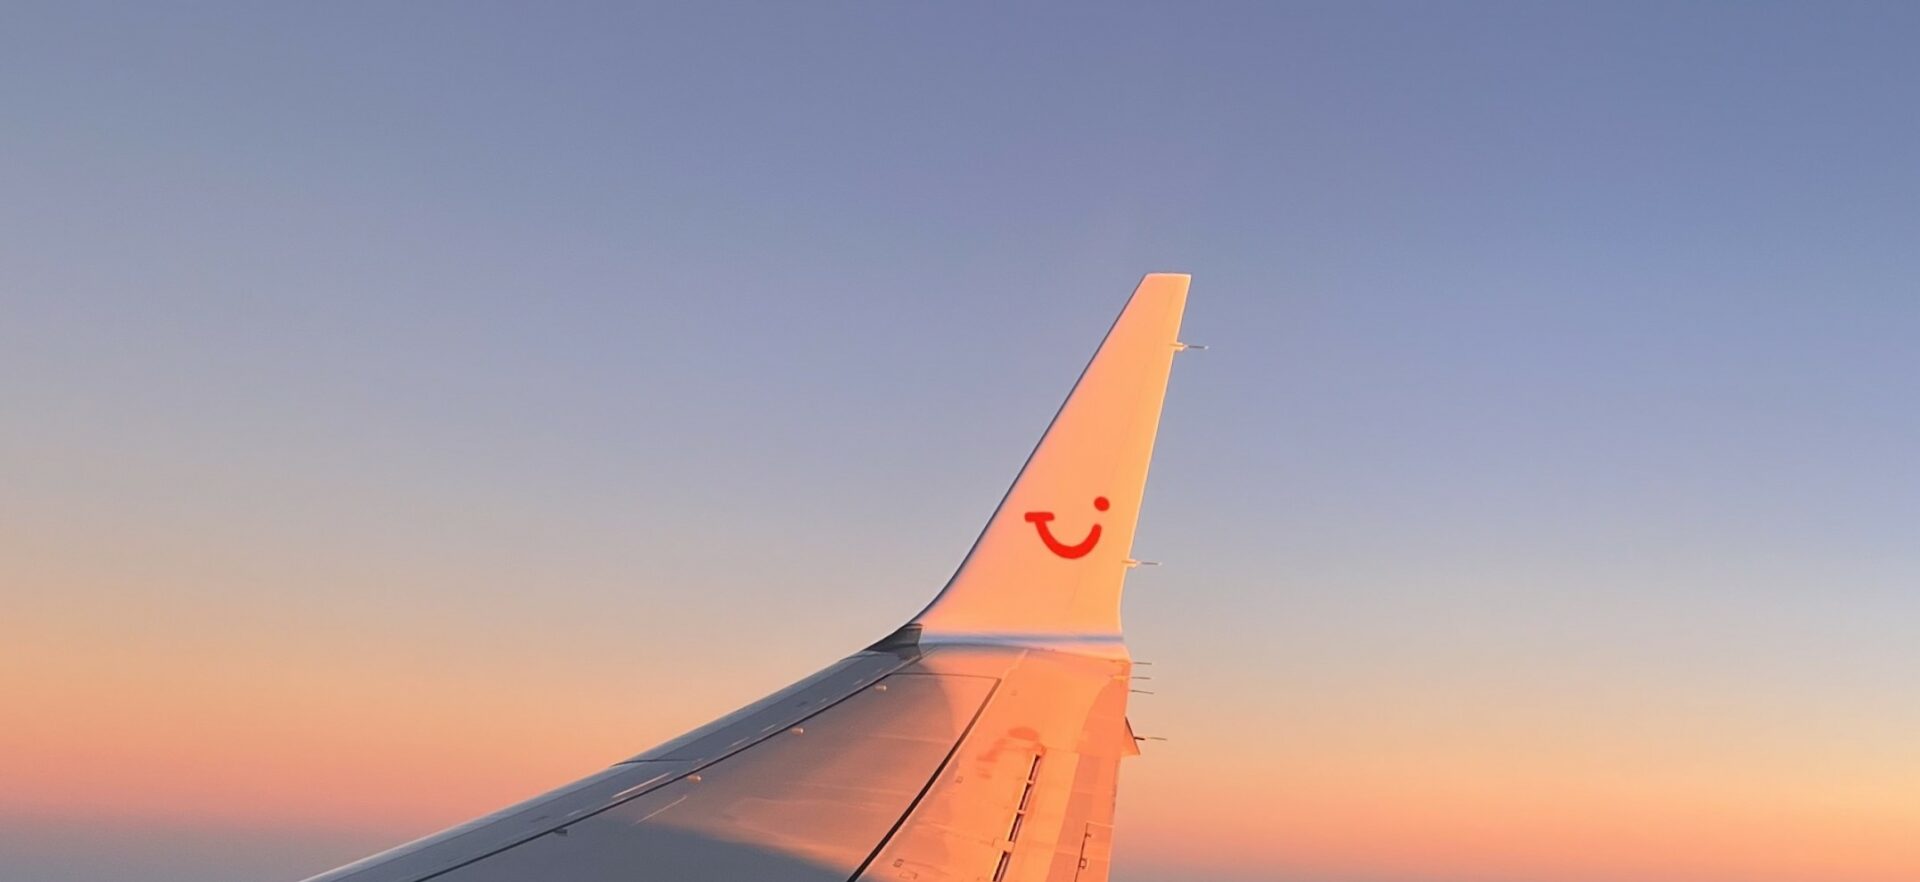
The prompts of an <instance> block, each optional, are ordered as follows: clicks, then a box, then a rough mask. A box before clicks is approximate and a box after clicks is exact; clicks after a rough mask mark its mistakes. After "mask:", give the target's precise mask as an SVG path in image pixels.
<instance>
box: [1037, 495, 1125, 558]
mask: <svg viewBox="0 0 1920 882" xmlns="http://www.w3.org/2000/svg"><path fill="white" fill-rule="evenodd" d="M1093 507H1094V508H1095V509H1098V510H1100V511H1106V510H1107V498H1106V497H1105V496H1095V497H1094V498H1093ZM1051 520H1053V512H1050V511H1030V512H1027V523H1029V524H1032V525H1033V528H1034V529H1035V530H1037V531H1039V533H1040V541H1041V542H1042V543H1045V544H1046V546H1047V550H1048V551H1051V552H1053V553H1054V554H1057V555H1060V556H1061V557H1064V558H1066V559H1068V560H1072V559H1074V558H1076V557H1086V556H1087V552H1089V551H1092V550H1093V546H1095V545H1098V544H1100V525H1099V524H1094V525H1093V528H1092V529H1090V530H1088V531H1087V538H1085V539H1082V540H1080V541H1079V542H1077V543H1075V544H1073V545H1067V544H1064V543H1062V542H1061V541H1060V540H1058V539H1055V538H1053V530H1052V528H1050V527H1048V526H1047V522H1048V521H1051Z"/></svg>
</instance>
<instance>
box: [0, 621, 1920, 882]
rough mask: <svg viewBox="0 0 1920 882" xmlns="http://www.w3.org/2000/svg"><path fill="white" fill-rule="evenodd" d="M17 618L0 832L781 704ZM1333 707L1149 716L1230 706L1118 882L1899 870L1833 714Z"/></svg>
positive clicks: (346, 815) (582, 740)
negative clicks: (1159, 875)
mask: <svg viewBox="0 0 1920 882" xmlns="http://www.w3.org/2000/svg"><path fill="white" fill-rule="evenodd" d="M38 624H39V626H40V627H39V628H38V629H37V630H34V631H32V632H29V633H20V632H19V631H18V627H17V625H16V627H15V629H13V630H12V631H11V632H10V633H7V634H5V635H4V639H0V693H4V694H6V695H8V696H9V704H10V705H12V707H13V708H14V709H15V711H16V713H13V714H10V715H9V716H11V717H12V718H13V719H12V722H10V724H9V725H7V726H5V727H0V779H4V780H6V781H7V782H8V786H7V787H6V788H5V789H4V790H0V815H6V816H14V817H35V816H40V817H48V816H51V817H68V818H75V819H79V818H89V817H95V818H121V819H123V820H128V821H135V822H138V821H140V820H142V819H146V820H151V821H156V822H160V821H164V822H166V823H170V824H185V825H189V826H197V827H202V828H205V829H208V830H220V829H232V830H250V829H256V830H257V829H283V830H300V829H306V830H340V831H357V832H360V833H364V834H367V835H369V836H383V837H388V838H391V839H393V840H394V841H396V842H397V841H399V840H402V839H405V838H410V837H412V836H414V835H418V834H422V833H425V832H430V831H431V830H434V829H438V828H439V827H442V826H446V825H449V824H452V823H455V822H458V821H460V820H464V819H465V818H467V817H471V816H474V815H477V814H480V813H484V812H486V811H491V810H492V809H494V808H498V807H500V806H502V805H505V804H507V803H509V802H513V801H517V800H518V799H521V798H524V797H526V796H529V795H532V794H533V793H537V792H539V791H541V790H544V789H546V788H548V787H551V786H557V785H558V784H561V783H564V782H565V781H568V780H571V779H572V778H575V777H579V776H581V775H584V774H586V773H588V772H591V771H593V770H595V769H597V768H599V767H601V766H603V765H605V764H606V763H608V762H611V761H614V760H617V759H619V758H620V757H622V756H625V755H630V754H632V753H635V752H638V751H639V750H641V749H643V748H645V747H647V746H649V745H650V744H652V743H654V742H656V741H659V740H663V739H665V738H667V737H670V736H672V735H674V734H677V733H678V731H680V730H681V729H683V728H686V727H690V726H692V725H697V724H698V723H700V722H703V721H704V720H705V719H707V718H709V717H711V716H714V715H717V714H718V713H720V712H723V711H725V710H728V709H730V707H729V705H731V704H738V703H744V702H745V701H748V700H751V699H752V698H755V697H757V696H758V694H759V691H764V688H763V687H771V686H774V685H779V684H778V683H767V682H764V680H765V678H766V677H767V676H768V669H757V668H756V669H753V670H751V671H725V670H716V671H713V672H711V675H710V676H709V677H707V678H698V677H687V676H675V673H676V672H675V671H673V670H672V668H671V667H660V668H656V669H655V670H654V674H655V675H654V676H647V677H640V676H637V675H634V674H632V673H630V672H617V671H615V670H614V669H612V668H610V667H609V666H605V665H595V664H582V663H581V659H580V657H579V656H567V655H564V654H560V653H551V652H543V651H533V652H524V654H521V655H516V656H513V657H502V656H497V655H488V654H486V653H484V652H482V651H481V647H479V646H477V645H476V646H466V647H459V646H449V645H441V646H438V647H420V646H410V645H407V644H406V643H405V642H404V641H401V640H396V639H394V638H393V637H392V636H391V635H390V634H382V633H381V632H379V631H378V630H370V631H368V632H366V633H364V634H363V635H362V637H363V642H360V643H359V644H357V645H356V646H355V647H354V652H353V653H352V654H351V657H352V659H353V661H352V662H351V663H350V664H345V665H343V664H342V663H341V662H342V659H344V658H348V657H349V655H347V654H342V653H340V652H338V651H335V650H329V649H327V648H326V647H329V646H333V647H336V648H337V647H338V646H340V645H344V644H346V643H347V642H350V641H352V640H353V636H352V635H351V634H350V633H348V632H344V631H335V632H332V633H324V632H323V633H320V634H315V635H311V639H309V640H302V641H300V643H299V645H285V646H281V647H278V648H276V649H269V648H266V647H264V646H263V645H261V644H258V643H255V644H253V645H251V646H248V645H241V644H244V643H247V642H249V641H225V642H221V641H214V642H210V643H209V642H180V641H178V640H177V639H176V638H170V637H166V636H163V635H161V634H159V633H157V632H145V633H144V634H143V633H142V632H141V631H140V629H139V628H138V627H136V626H135V625H136V623H135V622H132V621H128V622H123V623H121V624H120V625H119V626H117V627H114V628H110V629H103V628H101V627H99V623H98V622H96V623H95V626H94V627H92V628H86V627H80V626H78V625H76V624H75V623H73V622H71V621H69V622H68V623H67V627H65V628H62V627H59V626H58V625H56V623H54V622H52V621H50V620H46V619H43V620H41V621H40V622H39V623H38ZM531 648H532V647H522V650H526V649H531ZM813 661H815V662H824V661H825V659H814V660H813ZM690 667H696V668H697V667H698V666H697V665H694V666H690ZM805 667H806V664H805V663H798V664H797V665H796V666H794V667H793V671H794V674H795V675H796V676H797V675H798V674H800V673H804V670H803V668H805ZM50 672H57V675H51V676H50ZM756 679H758V680H761V681H762V682H758V683H756V682H755V680H756ZM1353 688H1354V691H1352V692H1350V693H1348V694H1338V692H1337V691H1336V692H1329V691H1327V690H1313V689H1306V690H1296V691H1293V692H1291V693H1290V694H1288V695H1287V696H1286V697H1285V698H1284V699H1282V701H1281V703H1282V704H1291V705H1293V706H1294V708H1295V710H1293V711H1289V712H1287V713H1285V714H1282V713H1279V712H1277V711H1275V710H1273V709H1270V708H1263V707H1260V706H1259V705H1258V702H1255V701H1250V700H1248V698H1247V697H1246V696H1242V695H1235V694H1232V693H1230V692H1215V691H1210V690H1208V689H1207V688H1206V687H1205V685H1204V684H1186V685H1184V686H1182V687H1181V688H1180V689H1179V690H1178V691H1177V692H1175V693H1174V694H1172V695H1170V696H1168V701H1169V702H1170V703H1171V704H1172V705H1173V707H1162V708H1159V709H1158V710H1157V711H1155V712H1154V716H1158V717H1160V718H1161V719H1178V718H1181V717H1183V716H1188V715H1191V716H1193V717H1196V718H1200V719H1205V718H1208V716H1209V711H1208V709H1207V708H1208V706H1209V705H1219V704H1222V703H1224V704H1238V705H1240V711H1239V715H1238V716H1237V717H1235V719H1237V720H1238V721H1239V724H1238V725H1235V726H1234V727H1232V728H1230V729H1226V730H1220V731H1207V730H1201V731H1187V732H1184V733H1183V734H1181V735H1180V736H1179V737H1176V738H1175V739H1174V740H1172V741H1170V742H1168V743H1153V744H1150V745H1148V752H1147V755H1146V756H1144V757H1143V758H1140V759H1138V760H1136V761H1134V762H1132V763H1131V764H1130V765H1129V766H1128V767H1127V768H1126V769H1125V770H1124V778H1123V784H1122V799H1121V806H1122V809H1121V825H1122V826H1121V841H1122V842H1123V847H1124V849H1125V854H1126V855H1128V856H1130V860H1132V861H1134V862H1137V863H1138V864H1139V866H1140V868H1142V869H1141V872H1146V871H1147V869H1146V868H1152V867H1155V866H1166V867H1184V868H1188V869H1187V870H1186V871H1187V872H1191V871H1192V869H1193V868H1196V867H1199V868H1204V869H1206V870H1207V871H1209V872H1214V873H1217V874H1219V875H1220V876H1221V877H1222V878H1266V877H1268V876H1265V875H1263V874H1273V873H1276V872H1281V871H1284V872H1288V873H1292V874H1294V877H1298V878H1323V877H1332V878H1350V879H1383V880H1385V879H1434V880H1446V879H1482V880H1502V882H1505V880H1511V882H1523V880H1530V879H1542V878H1552V879H1570V880H1580V879H1596V880H1597V879H1628V878H1632V879H1658V880H1663V882H1733V880H1745V882H1896V880H1909V879H1912V878H1914V875H1915V873H1916V871H1917V870H1920V838H1916V837H1914V836H1913V835H1912V831H1913V830H1914V829H1916V827H1917V825H1920V763H1916V758H1915V756H1914V755H1913V753H1912V751H1911V750H1909V749H1906V747H1905V746H1903V745H1898V744H1878V745H1876V744H1873V743H1871V741H1870V739H1867V738H1864V737H1862V735H1861V733H1860V732H1859V731H1858V730H1850V729H1848V728H1847V727H1846V726H1845V725H1837V724H1829V725H1825V726H1820V725H1810V726H1808V727H1805V728H1804V729H1802V730H1801V731H1792V732H1784V731H1781V730H1779V729H1778V728H1777V727H1774V728H1766V727H1762V726H1760V725H1758V724H1760V723H1762V722H1763V721H1762V720H1761V719H1760V718H1759V717H1758V716H1756V715H1755V713H1753V710H1754V709H1752V708H1746V709H1742V708H1740V707H1739V706H1738V704H1739V703H1738V702H1737V701H1732V700H1730V701H1729V702H1728V703H1727V704H1726V705H1725V706H1723V707H1720V708H1713V709H1703V708H1699V707H1688V706H1687V703H1686V702H1684V701H1680V700H1677V699H1676V698H1675V697H1674V696H1669V697H1668V698H1669V699H1673V700H1667V701H1664V702H1663V701H1662V700H1661V699H1659V698H1658V697H1653V698H1649V697H1648V696H1644V695H1640V696H1635V697H1634V698H1633V700H1632V702H1623V701H1622V700H1621V699H1620V698H1619V697H1618V696H1616V697H1614V698H1612V699H1609V697H1608V696H1606V695H1604V694H1586V695H1582V694H1579V693H1578V692H1577V691H1576V692H1573V693H1568V694H1562V695H1558V696H1553V697H1547V698H1543V697H1542V696H1541V695H1538V694H1536V695H1533V696H1531V697H1530V698H1528V699H1525V700H1519V699H1517V698H1516V696H1515V694H1514V693H1513V692H1511V691H1506V690H1502V689H1500V688H1498V687H1497V686H1496V688H1492V689H1488V690H1484V691H1480V692H1478V693H1454V694H1447V695H1431V694H1427V695H1422V694H1419V692H1417V691H1415V690H1413V689H1410V688H1405V687H1394V686H1392V685H1381V684H1376V685H1375V686H1371V687H1370V686H1367V685H1366V684H1353ZM756 690H759V691H756ZM635 695H644V696H645V699H644V700H633V699H632V698H630V696H635ZM1629 704H1631V705H1637V707H1635V706H1629ZM1213 716H1215V717H1218V716H1219V715H1218V713H1217V712H1216V713H1214V714H1213ZM349 857H351V856H346V855H343V856H342V859H343V860H345V859H347V858H349ZM1169 872H1171V871H1169ZM1290 878H1291V877H1290Z"/></svg>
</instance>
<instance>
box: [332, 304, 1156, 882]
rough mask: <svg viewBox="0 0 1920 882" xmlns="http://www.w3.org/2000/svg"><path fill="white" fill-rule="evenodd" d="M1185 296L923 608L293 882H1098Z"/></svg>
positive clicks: (1066, 419)
mask: <svg viewBox="0 0 1920 882" xmlns="http://www.w3.org/2000/svg"><path fill="white" fill-rule="evenodd" d="M1187 282H1188V278H1187V277H1186V276H1184V275H1174V274H1155V275H1149V276H1147V277H1146V278H1145V279H1144V280H1142V281H1141V283H1140V286H1139V288H1137V289H1136V290H1135V291H1134V294H1133V297H1132V299H1131V300H1129V301H1128V303H1127V306H1126V308H1125V309H1124V310H1122V312H1121V314H1120V317H1119V318H1118V319H1117V320H1116V321H1115V322H1114V325H1113V328H1112V329H1111V330H1110V331H1108V333H1107V337H1106V340H1105V341H1104V342H1103V343H1102V344H1101V346H1100V349H1099V351H1097V352H1096V353H1095V354H1094V357H1093V360H1092V362H1091V363H1089V364H1088V365H1087V369H1086V371H1085V372H1084V373H1083V374H1082V375H1081V377H1080V381H1079V382H1078V383H1077V384H1076V385H1075V386H1074V389H1073V392H1072V393H1071V394H1070V395H1069V396H1068V397H1067V401H1066V403H1065V404H1064V405H1062V406H1061V408H1060V412H1059V413H1058V414H1057V415H1056V416H1055V417H1054V420H1053V423H1052V425H1051V426H1049V427H1048V429H1047V432H1046V434H1045V436H1043V437H1042V438H1041V440H1040V444H1039V446H1037V447H1036V448H1035V449H1034V451H1033V454H1032V456H1031V457H1029V458H1028V460H1027V463H1026V466H1025V467H1024V468H1022V469H1021V472H1020V475H1019V477H1017V478H1016V479H1015V480H1014V483H1013V486H1012V488H1011V489H1009V490H1008V491H1007V495H1006V497H1005V498H1003V499H1002V500H1001V503H1000V506H999V508H998V509H997V510H996V511H995V512H994V515H993V517H992V518H991V519H990V520H989V521H988V523H987V526H986V529H985V530H983V531H982V532H981V534H980V537H979V539H977V540H976V541H975V542H974V546H973V548H972V550H971V551H969V552H968V554H967V557H966V559H965V560H964V561H963V562H962V563H961V565H960V568H959V570H958V571H957V572H956V573H955V574H954V576H953V578H952V579H951V580H949V582H948V583H947V585H946V587H945V588H944V589H943V590H942V591H941V592H940V594H939V595H938V596H937V597H936V598H935V599H934V601H933V603H932V604H930V605H929V606H928V607H927V608H926V609H925V610H924V611H922V612H921V613H920V614H919V615H918V616H916V617H914V619H913V620H912V621H911V622H910V623H908V624H907V625H906V626H905V627H902V628H901V629H900V630H898V631H896V632H895V633H894V634H892V635H891V636H889V637H887V638H886V639H883V640H881V641H880V642H878V643H876V644H874V645H873V646H870V647H868V648H867V649H865V650H862V651H860V652H857V653H854V654H853V655H852V656H850V657H848V658H846V659H844V660H842V661H841V662H839V663H838V664H835V665H833V666H831V667H829V668H827V669H826V670H823V671H821V672H819V673H817V674H814V675H813V676H811V677H808V678H807V679H805V680H802V681H800V682H799V683H796V684H794V685H793V686H790V687H788V688H787V689H784V690H782V691H780V692H778V693H775V694H774V695H771V696H769V697H767V698H765V699H762V700H761V701H759V702H756V703H754V704H752V705H749V706H748V707H746V708H743V709H741V710H740V711H738V712H735V713H733V714H731V715H729V716H727V717H724V718H722V719H720V720H717V721H715V722H713V723H711V724H709V725H707V726H705V727H703V728H700V729H698V730H695V731H693V732H690V733H688V734H687V735H684V736H682V737H680V738H677V739H675V740H673V741H670V742H668V743H666V744H663V745H660V746H658V747H655V748H654V749H652V750H649V751H647V752H646V753H643V754H640V755H639V756H636V757H634V758H632V759H630V760H627V761H625V762H621V763H618V764H616V765H614V766H613V767H612V768H609V769H607V770H605V771H603V772H601V773H599V774H597V775H593V776H591V777H588V778H586V779H584V780H581V781H577V782H575V783H573V784H569V785H567V786H565V787H562V788H560V789H558V790H555V791H552V792H550V793H547V794H545V795H542V796H539V797H536V798H534V799H532V800H529V801H527V802H524V803H521V804H519V805H516V806H513V807H510V808H507V809H503V810H501V811H499V812H496V813H494V814H491V815H488V816H486V817H484V818H480V819H478V820H475V821H472V822H469V823H467V824H463V825H461V826H459V827H455V828H453V829H450V830H446V831H444V832H441V833H438V834H435V835H433V836H429V837H427V838H425V839H421V840H419V841H417V842H413V843H409V844H407V845H402V846H400V847H398V848H395V849H393V850H391V851H387V852H383V853H381V854H378V855H374V856H373V857H370V858H367V859H365V860H362V861H359V862H357V863H353V864H349V865H347V866H345V867H341V868H339V869H337V870H333V871H331V872H328V873H323V874H321V875H319V876H315V877H313V878H312V879H310V880H308V882H425V880H435V882H533V880H552V882H615V880H618V882H631V880H660V882H757V880H768V882H854V880H875V882H877V880H920V882H947V880H953V882H961V880H965V882H988V880H991V882H1103V880H1105V879H1106V878H1107V870H1108V863H1109V860H1110V857H1109V856H1110V852H1111V848H1112V842H1113V809H1114V795H1115V788H1116V784H1117V780H1118V774H1119V765H1120V761H1121V760H1122V759H1123V758H1125V757H1127V756H1130V755H1133V754H1135V753H1137V752H1138V750H1137V748H1136V746H1135V745H1136V742H1135V739H1134V737H1133V733H1132V730H1131V729H1130V728H1129V727H1128V725H1127V718H1126V711H1127V695H1128V689H1129V684H1130V682H1131V677H1132V661H1131V660H1130V659H1129V657H1128V655H1127V650H1126V646H1125V644H1124V643H1123V642H1122V640H1121V631H1120V592H1121V587H1122V582H1123V581H1124V579H1125V576H1126V572H1127V569H1128V568H1129V567H1131V566H1133V565H1134V561H1132V560H1131V559H1130V558H1129V551H1130V548H1131V545H1132V542H1133V531H1134V525H1135V522H1136V520H1137V517H1138V513H1139V508H1140V499H1141V495H1142V492H1143V490H1144V488H1145V485H1146V478H1147V464H1148V460H1149V458H1150V457H1151V455H1152V452H1153V440H1154V433H1155V431H1156V429H1157V427H1158V425H1159V417H1160V404H1161V400H1162V398H1163V397H1164V395H1165V392H1166V384H1167V374H1168V371H1169V369H1170V368H1171V365H1172V361H1173V356H1174V353H1175V352H1177V351H1178V350H1179V349H1181V348H1183V347H1182V345H1181V344H1180V343H1179V342H1178V336H1177V335H1178V332H1179V328H1180V316H1181V312H1182V310H1183V308H1184V306H1185V303H1186V296H1187Z"/></svg>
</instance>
